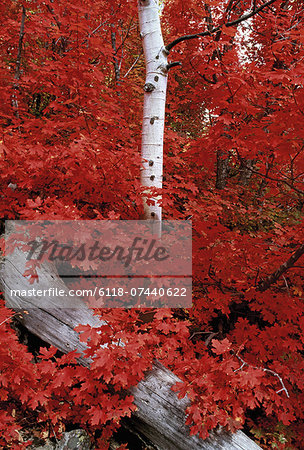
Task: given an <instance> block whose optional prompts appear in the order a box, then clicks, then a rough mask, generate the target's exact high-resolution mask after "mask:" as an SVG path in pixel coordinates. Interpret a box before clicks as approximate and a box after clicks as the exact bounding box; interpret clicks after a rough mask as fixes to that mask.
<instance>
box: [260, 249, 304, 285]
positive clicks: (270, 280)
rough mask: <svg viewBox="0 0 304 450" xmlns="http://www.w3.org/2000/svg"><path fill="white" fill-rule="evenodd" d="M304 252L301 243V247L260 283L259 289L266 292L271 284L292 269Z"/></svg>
mask: <svg viewBox="0 0 304 450" xmlns="http://www.w3.org/2000/svg"><path fill="white" fill-rule="evenodd" d="M303 254H304V244H302V245H300V247H299V248H298V249H297V250H296V251H295V252H294V253H293V254H292V255H291V257H290V258H289V259H288V260H287V261H285V262H284V263H283V264H282V265H281V266H280V267H279V268H278V269H277V270H276V271H275V272H273V273H272V274H271V275H269V276H268V277H267V278H266V279H265V280H264V281H262V282H260V283H259V287H258V290H259V291H260V292H264V291H266V290H267V289H269V288H270V286H271V285H272V284H274V283H276V282H277V280H278V279H279V278H280V277H281V276H282V275H283V274H284V273H285V272H286V271H287V270H288V269H290V268H291V267H292V266H293V265H294V263H295V262H297V261H298V259H299V258H300V257H301V256H302V255H303Z"/></svg>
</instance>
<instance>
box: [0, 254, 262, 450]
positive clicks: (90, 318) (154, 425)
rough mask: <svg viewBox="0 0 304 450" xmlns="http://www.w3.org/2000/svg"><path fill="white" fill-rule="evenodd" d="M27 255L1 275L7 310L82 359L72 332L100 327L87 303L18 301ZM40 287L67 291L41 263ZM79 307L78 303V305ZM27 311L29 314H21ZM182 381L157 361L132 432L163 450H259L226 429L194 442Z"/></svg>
mask: <svg viewBox="0 0 304 450" xmlns="http://www.w3.org/2000/svg"><path fill="white" fill-rule="evenodd" d="M25 263H26V254H25V253H23V252H22V251H21V250H19V249H15V251H14V252H13V253H11V254H9V255H8V256H7V257H6V263H5V265H3V264H2V267H1V270H0V285H1V287H2V290H3V291H4V292H5V296H6V305H7V306H8V307H10V308H12V309H15V310H17V311H21V314H20V319H19V320H20V321H21V323H22V324H23V325H24V326H25V327H26V328H27V329H28V330H29V331H30V332H31V333H33V334H34V335H36V336H38V337H39V338H41V339H42V340H43V341H45V342H47V343H48V344H51V345H53V346H55V347H57V348H58V349H59V350H60V351H62V352H63V353H67V352H69V351H72V350H75V349H76V350H78V351H79V352H80V353H82V352H83V351H84V349H85V344H84V343H82V342H80V340H79V335H78V333H77V332H76V331H75V330H74V328H75V327H76V326H77V325H79V324H89V325H91V326H93V327H94V326H100V325H101V321H100V320H99V319H98V318H97V317H96V316H94V315H93V313H92V311H91V310H89V309H88V308H86V307H85V306H84V304H83V303H81V304H80V303H79V304H77V305H75V297H71V298H70V299H69V298H68V297H65V305H67V304H69V303H67V302H68V301H69V300H70V305H71V308H64V309H63V308H60V303H59V301H60V300H58V299H57V298H56V296H48V298H46V299H45V300H44V302H43V299H40V300H39V308H38V307H37V306H35V305H34V304H33V298H32V297H29V296H26V295H14V294H13V293H12V290H20V291H22V290H23V291H27V290H28V289H29V283H28V280H27V279H26V278H25V277H24V276H23V273H24V270H25ZM37 271H38V275H39V287H41V289H44V288H45V289H48V288H49V287H50V286H52V287H55V288H56V287H57V288H58V289H63V290H65V291H66V292H67V287H66V285H65V284H64V282H63V281H62V280H61V279H60V278H59V276H58V273H57V271H56V268H55V266H54V265H52V264H50V263H43V264H42V265H41V267H40V269H38V270H37ZM77 301H78V302H80V300H79V299H78V300H77ZM24 310H26V311H27V313H26V314H22V311H24ZM79 362H80V364H83V365H84V366H87V367H89V365H90V362H89V360H88V359H86V358H85V357H84V356H81V357H80V358H79ZM177 381H180V380H179V378H178V377H177V376H176V375H174V374H173V373H172V372H170V371H169V370H168V369H167V368H165V367H164V366H163V365H162V364H161V363H160V362H158V361H156V362H155V363H154V365H153V368H152V370H151V371H150V372H149V373H147V375H146V377H145V378H144V379H143V380H142V381H141V382H140V383H139V384H138V385H137V386H136V387H134V388H132V390H131V391H132V394H133V395H134V402H135V404H136V406H137V411H136V412H134V414H133V415H132V418H131V419H130V420H129V421H128V426H129V427H131V428H132V429H134V430H135V431H136V432H138V433H140V434H142V435H143V436H145V437H146V438H148V439H149V440H150V441H151V442H152V443H153V445H154V446H155V448H157V449H159V450H190V449H191V450H214V449H225V450H241V449H243V450H258V449H260V447H259V446H258V445H256V444H255V443H254V442H253V441H252V440H251V439H250V438H249V437H248V436H246V435H245V434H244V433H243V432H242V431H237V432H236V433H234V434H230V433H228V432H226V431H225V430H223V429H219V430H217V431H214V432H212V433H210V437H209V438H208V439H206V440H202V439H200V438H199V437H198V436H197V435H195V436H190V434H189V428H188V427H187V426H186V425H185V418H186V415H185V409H186V407H187V406H188V405H189V403H190V402H189V399H188V398H187V397H185V398H183V399H178V398H177V395H176V393H174V392H173V391H172V390H171V387H172V386H173V385H174V384H175V383H176V382H177Z"/></svg>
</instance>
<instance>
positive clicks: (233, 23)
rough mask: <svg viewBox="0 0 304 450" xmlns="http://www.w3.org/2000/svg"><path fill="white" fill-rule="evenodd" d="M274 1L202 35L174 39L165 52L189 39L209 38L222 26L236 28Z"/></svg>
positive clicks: (273, 0)
mask: <svg viewBox="0 0 304 450" xmlns="http://www.w3.org/2000/svg"><path fill="white" fill-rule="evenodd" d="M275 1H277V0H269V1H268V2H266V3H264V4H263V5H261V6H260V7H259V8H256V9H255V10H253V11H250V12H249V13H247V14H244V15H243V16H241V17H239V18H238V19H236V20H232V21H231V22H226V23H224V24H223V25H219V26H217V27H215V28H212V29H209V30H207V31H203V32H202V33H196V34H188V35H185V36H180V37H179V38H177V39H175V40H174V41H172V42H171V43H170V44H168V45H167V46H166V50H167V51H168V52H170V51H171V50H172V48H173V47H175V46H176V45H177V44H179V43H180V42H183V41H189V40H190V39H197V38H199V37H204V36H211V35H212V34H214V33H217V32H218V31H220V30H221V29H222V28H223V27H224V26H225V27H233V26H236V25H238V24H240V23H241V22H244V21H245V20H248V19H250V18H251V17H253V16H255V15H256V14H258V13H260V12H261V11H262V10H263V9H264V8H267V7H268V6H270V5H272V3H274V2H275Z"/></svg>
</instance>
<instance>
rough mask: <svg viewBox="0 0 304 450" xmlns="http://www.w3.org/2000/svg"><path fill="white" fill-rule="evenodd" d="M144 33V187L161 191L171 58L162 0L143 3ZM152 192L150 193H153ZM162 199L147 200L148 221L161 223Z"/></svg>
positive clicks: (142, 19)
mask: <svg viewBox="0 0 304 450" xmlns="http://www.w3.org/2000/svg"><path fill="white" fill-rule="evenodd" d="M138 13H139V26H140V34H141V37H142V40H143V49H144V55H145V61H146V81H145V85H144V91H145V94H144V111H143V126H142V147H141V156H142V161H143V169H142V171H141V183H142V186H144V187H147V188H152V187H155V188H161V187H162V177H163V140H164V125H165V106H166V90H167V76H168V67H167V56H168V52H167V50H166V49H165V47H164V41H163V36H162V31H161V26H160V18H159V2H158V0H139V2H138ZM149 191H150V189H147V190H146V194H147V195H148V194H149ZM160 199H161V197H160V196H153V198H152V200H153V202H154V204H153V205H149V204H148V203H150V202H147V201H146V199H145V201H144V219H152V220H157V221H161V218H162V208H161V206H159V205H157V201H159V200H160Z"/></svg>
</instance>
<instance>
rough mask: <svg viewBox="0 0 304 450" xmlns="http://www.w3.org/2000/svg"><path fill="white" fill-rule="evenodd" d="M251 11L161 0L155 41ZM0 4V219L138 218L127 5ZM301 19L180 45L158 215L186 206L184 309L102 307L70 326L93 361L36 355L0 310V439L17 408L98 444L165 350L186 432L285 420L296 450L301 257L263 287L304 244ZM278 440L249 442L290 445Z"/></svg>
mask: <svg viewBox="0 0 304 450" xmlns="http://www.w3.org/2000/svg"><path fill="white" fill-rule="evenodd" d="M254 4H256V6H257V7H258V6H260V5H261V4H262V2H260V1H257V2H254ZM22 5H24V7H25V10H26V17H25V25H24V31H25V34H24V37H23V42H22V46H21V47H20V44H18V40H19V34H20V24H21V17H22ZM228 5H230V7H229V8H228ZM250 8H251V2H248V1H246V0H242V1H236V2H228V1H218V2H213V1H212V2H209V10H208V8H205V7H204V5H202V4H201V2H196V1H189V2H183V1H182V0H176V1H168V2H166V7H165V9H164V11H163V15H162V22H163V29H164V35H165V41H166V42H170V41H171V40H172V39H174V38H175V37H178V36H181V35H183V34H189V33H196V32H198V31H202V30H203V31H204V30H205V29H206V23H207V22H208V23H209V24H210V20H211V21H212V23H213V24H214V27H216V26H217V25H222V24H224V23H227V21H228V22H229V21H233V20H235V19H237V18H239V17H241V16H242V15H243V14H245V13H246V12H248V10H249V9H250ZM208 11H209V12H208ZM210 11H211V16H210ZM0 12H1V18H2V24H1V28H0V33H1V39H0V52H1V65H0V75H1V77H0V92H1V96H2V98H3V101H2V103H1V105H0V121H1V132H2V133H1V137H0V158H1V162H2V171H1V175H0V176H1V193H0V209H1V212H2V217H3V218H4V219H26V220H31V219H104V218H111V219H113V218H114V219H119V218H122V219H137V218H139V217H140V213H141V188H140V184H139V168H140V154H139V145H140V128H141V125H140V124H141V103H142V95H143V94H142V92H143V91H142V84H143V72H144V62H143V58H142V57H139V59H138V61H137V62H136V60H137V57H138V55H140V52H141V44H140V38H139V36H138V29H137V11H136V2H135V1H131V0H128V1H125V2H122V3H120V2H105V1H100V2H98V4H96V2H95V3H93V2H89V1H86V2H83V1H81V0H77V1H76V2H73V4H72V3H68V2H64V1H63V0H62V1H61V0H54V2H52V3H51V2H50V3H48V2H39V1H31V2H20V1H19V0H15V1H13V2H3V4H2V5H1V6H0ZM302 20H303V10H302V2H300V1H299V0H295V1H293V2H289V1H288V0H287V1H283V2H279V1H276V2H274V3H273V4H272V5H271V6H270V7H268V8H265V9H264V10H263V11H262V12H261V13H260V14H259V15H256V16H254V17H252V18H251V19H250V22H246V23H247V25H246V27H247V28H246V30H247V31H243V32H241V31H240V29H241V27H242V26H243V25H238V27H226V26H224V27H222V29H221V31H219V32H217V33H212V34H211V35H210V36H205V37H202V38H199V39H195V40H191V41H186V42H183V43H181V44H180V45H179V46H176V47H174V49H173V50H172V52H171V54H170V59H171V60H176V59H178V60H180V61H182V64H183V65H182V68H181V70H177V69H172V71H170V75H169V99H168V109H167V131H166V136H165V142H166V144H165V147H166V148H165V185H164V189H163V207H164V214H165V217H166V218H174V219H185V218H187V217H189V216H192V220H193V227H194V233H193V234H194V241H193V253H194V255H193V261H194V266H193V267H194V290H193V308H191V310H189V311H184V312H182V313H181V312H177V311H167V310H166V311H159V312H157V313H156V314H155V315H154V316H153V314H152V316H153V317H152V319H151V317H150V316H151V314H150V316H149V319H146V320H145V317H148V314H147V316H145V312H139V311H135V310H134V311H128V312H127V311H120V310H113V311H112V312H108V313H106V312H104V311H103V312H102V315H103V318H105V319H106V320H107V322H108V325H107V326H104V327H102V328H101V329H100V330H95V329H93V330H91V329H87V328H86V327H80V328H79V331H81V333H82V336H83V339H84V340H87V338H90V344H89V350H88V356H89V355H92V354H93V353H94V354H96V355H97V357H96V359H95V360H94V363H93V364H92V366H91V369H90V370H88V369H86V368H84V367H80V366H78V365H76V364H75V356H76V355H74V354H72V355H68V356H63V357H62V358H56V355H55V353H54V351H53V350H51V352H44V353H43V354H42V355H41V360H40V362H39V363H37V364H33V363H31V359H32V357H31V355H29V354H28V353H26V351H25V350H24V348H23V347H22V346H21V344H19V343H18V342H17V339H16V337H15V336H14V333H13V331H12V330H11V329H10V327H9V325H8V323H9V321H8V320H6V319H8V317H9V316H10V315H11V314H12V313H11V312H9V311H7V310H6V309H5V308H2V309H1V320H0V322H3V323H1V326H0V334H1V342H2V343H3V345H2V347H1V375H2V377H1V393H0V395H1V402H0V404H1V412H0V414H1V421H0V422H1V427H2V429H1V434H2V437H1V439H2V441H0V444H1V445H3V446H4V445H5V444H6V443H11V445H15V446H16V447H15V448H20V445H21V444H20V442H19V441H18V435H17V434H16V432H15V430H16V429H18V427H19V428H20V425H18V424H17V423H16V420H17V419H16V420H15V419H14V413H13V410H15V409H16V408H17V406H18V408H21V409H22V410H24V412H25V411H26V410H27V411H29V410H31V411H36V413H37V414H38V416H39V420H41V421H45V423H47V422H51V423H52V424H53V426H54V429H55V430H57V431H58V430H60V429H62V426H63V425H62V424H66V423H69V422H73V420H75V418H76V417H77V421H79V423H80V424H81V425H82V426H84V427H87V428H88V429H89V431H90V432H91V433H93V432H94V431H95V430H96V429H97V428H100V426H101V425H103V428H102V430H103V435H102V438H101V441H102V442H103V444H102V445H104V447H105V448H107V447H106V446H107V444H106V441H107V439H108V438H109V436H110V435H111V433H112V431H113V430H114V429H116V428H117V427H118V425H119V420H120V418H121V417H123V416H125V415H129V414H130V413H131V411H132V410H134V405H133V403H132V397H131V396H130V395H127V394H126V393H125V390H126V389H127V388H128V387H130V386H132V385H135V384H136V383H138V381H139V380H140V379H141V378H142V377H143V376H144V372H145V371H146V370H147V369H148V368H149V367H151V364H152V361H153V358H158V359H160V360H161V361H162V362H163V363H164V364H166V365H167V366H168V367H169V368H170V369H171V370H173V371H174V372H175V373H176V374H177V375H178V376H180V378H181V379H182V382H181V383H179V384H178V385H177V386H176V387H175V389H176V391H178V392H179V395H180V396H183V395H185V394H187V395H188V396H189V397H190V398H191V400H192V405H191V407H190V408H189V410H188V414H189V415H188V419H187V422H188V423H189V424H191V425H192V432H193V433H200V435H201V436H202V437H206V436H207V434H208V431H209V430H210V429H212V428H214V427H215V426H217V425H218V424H220V425H223V426H227V427H228V429H230V430H235V429H236V428H240V427H242V426H243V424H244V421H245V417H246V414H247V412H248V410H254V411H259V416H260V417H261V418H262V419H260V420H258V421H257V423H256V425H255V426H256V427H259V429H260V430H263V427H265V428H266V427H268V428H273V429H274V430H275V429H276V428H275V427H276V425H277V422H278V421H279V422H280V423H281V424H282V427H287V426H288V429H287V428H284V430H285V431H284V432H282V431H280V432H281V433H283V435H284V436H283V437H284V439H285V440H286V446H287V445H289V448H290V447H291V446H292V445H294V446H295V448H300V447H303V445H304V442H303V436H302V434H301V429H300V426H299V423H300V424H303V422H304V416H303V408H302V405H303V401H304V385H303V369H304V359H303V354H304V353H303V352H304V348H303V344H304V340H303V327H304V320H303V313H304V306H303V270H302V269H303V261H301V259H299V260H298V261H297V262H295V263H294V264H293V266H292V267H290V268H289V270H287V271H285V272H283V273H282V274H281V275H280V277H278V278H277V279H273V280H272V282H271V283H269V285H267V286H266V284H264V285H263V283H265V282H266V281H267V277H268V276H269V275H271V274H273V273H274V272H275V271H276V270H277V269H278V268H279V267H280V266H281V265H282V264H283V263H285V262H286V261H288V259H289V258H290V257H291V255H292V254H293V253H294V252H295V251H296V250H297V248H299V246H300V245H301V244H302V243H303V237H304V233H303V193H304V176H303V173H304V158H303V153H304V131H303V126H302V123H303V120H302V118H303V111H304V95H303V85H302V81H301V80H302V77H303V74H304V69H303V68H304V65H303V61H304V49H303V45H304V41H303V30H302ZM244 26H245V25H244ZM111 33H114V34H115V39H116V44H115V45H116V46H115V48H113V39H111V37H113V34H112V36H111ZM19 50H20V58H19V57H18V53H19ZM135 62H136V64H135V65H134V63H135ZM115 65H116V66H115ZM133 65H134V66H133ZM114 66H115V67H116V69H117V67H119V77H118V75H117V70H116V74H115V70H114V68H115V67H114ZM220 178H221V179H220ZM13 185H16V186H13ZM302 259H303V257H302ZM263 286H264V287H265V289H264V287H263ZM5 320H6V321H5ZM98 331H100V332H98ZM213 338H214V339H213ZM117 342H124V346H120V345H117ZM104 344H107V346H106V347H101V345H104ZM265 369H266V370H265ZM87 418H88V419H87ZM276 432H277V431H274V432H273V433H274V434H273V436H274V437H272V438H269V437H267V438H266V437H265V434H263V432H262V431H261V433H260V434H258V433H257V432H256V433H255V435H256V437H257V438H258V439H260V442H261V445H264V444H265V445H266V444H267V445H268V444H269V442H271V439H273V441H274V442H276V443H277V442H278V443H279V444H278V445H280V446H281V448H284V445H285V444H284V445H283V444H282V442H281V441H282V440H281V441H280V440H277V441H275V439H276V438H275V433H276ZM266 441H267V442H266Z"/></svg>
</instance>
